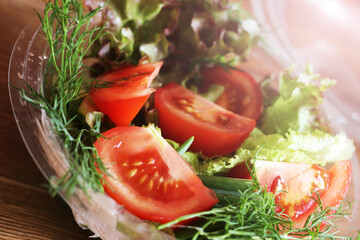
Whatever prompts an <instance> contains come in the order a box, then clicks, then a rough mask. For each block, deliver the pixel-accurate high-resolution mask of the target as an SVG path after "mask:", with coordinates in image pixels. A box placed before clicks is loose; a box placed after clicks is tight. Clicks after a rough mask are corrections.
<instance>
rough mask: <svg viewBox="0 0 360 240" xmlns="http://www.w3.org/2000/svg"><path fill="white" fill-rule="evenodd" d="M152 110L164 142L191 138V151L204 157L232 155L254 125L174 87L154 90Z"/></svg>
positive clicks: (170, 85)
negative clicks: (155, 111) (155, 114)
mask: <svg viewBox="0 0 360 240" xmlns="http://www.w3.org/2000/svg"><path fill="white" fill-rule="evenodd" d="M155 108H156V109H157V111H158V116H159V126H160V128H161V130H162V132H163V135H164V137H165V138H169V139H172V140H174V141H177V142H179V143H183V142H185V141H186V140H187V139H189V138H190V137H192V136H194V137H195V139H194V142H193V144H192V145H191V146H190V149H191V150H193V151H201V152H202V153H203V154H204V155H206V156H214V155H224V154H227V153H230V152H233V151H235V150H236V149H237V148H238V147H239V146H240V145H241V143H242V142H243V141H244V140H245V138H247V137H248V135H249V133H250V132H251V131H252V129H253V128H254V127H255V124H256V122H255V121H254V120H252V119H248V118H244V117H241V116H239V115H236V114H234V113H232V112H230V111H227V110H226V109H223V108H221V107H219V106H218V105H216V104H214V103H212V102H210V101H208V100H207V99H205V98H203V97H201V96H199V95H197V94H195V93H194V92H192V91H190V90H188V89H186V88H183V87H181V86H180V85H178V84H176V83H170V84H168V85H166V86H165V87H162V88H160V89H157V91H156V93H155Z"/></svg>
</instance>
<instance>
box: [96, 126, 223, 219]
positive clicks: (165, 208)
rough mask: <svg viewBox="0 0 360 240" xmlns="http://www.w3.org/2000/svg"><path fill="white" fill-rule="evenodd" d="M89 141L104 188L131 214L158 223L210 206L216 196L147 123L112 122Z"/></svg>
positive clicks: (206, 208) (215, 199)
mask: <svg viewBox="0 0 360 240" xmlns="http://www.w3.org/2000/svg"><path fill="white" fill-rule="evenodd" d="M103 136H104V138H100V139H99V141H97V142H96V143H95V147H96V148H97V150H98V153H99V156H100V158H101V159H102V161H103V163H104V165H105V167H106V168H107V169H108V172H109V174H110V175H104V183H103V186H104V189H105V191H106V193H107V194H109V195H110V196H111V197H112V198H113V199H115V200H116V201H117V202H118V203H119V204H122V205H124V206H125V208H126V209H128V210H129V211H130V212H132V213H133V214H134V215H136V216H138V217H140V218H142V219H146V220H150V221H155V222H159V223H165V222H168V221H171V220H174V219H176V218H178V217H180V216H182V215H185V214H190V213H194V212H199V211H204V210H208V209H209V208H211V207H212V206H213V205H214V204H215V203H216V202H217V198H216V196H215V194H214V192H213V191H212V190H210V189H208V188H206V187H205V186H204V185H203V184H202V182H201V180H200V179H199V178H198V177H197V175H196V173H195V172H194V171H193V170H192V168H191V167H190V165H189V164H188V163H187V162H186V161H185V160H184V159H183V158H182V157H181V156H180V155H179V154H178V153H177V152H176V151H175V150H174V149H173V148H172V147H171V146H170V145H169V144H168V143H167V142H166V141H165V140H164V139H163V138H162V137H161V136H160V135H159V133H157V132H156V130H154V129H153V128H141V127H134V126H122V127H116V128H113V129H111V130H108V131H106V132H105V133H103Z"/></svg>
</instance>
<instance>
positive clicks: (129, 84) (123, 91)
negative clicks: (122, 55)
mask: <svg viewBox="0 0 360 240" xmlns="http://www.w3.org/2000/svg"><path fill="white" fill-rule="evenodd" d="M161 66H162V62H157V63H150V64H144V65H139V66H135V67H133V66H126V67H123V68H119V69H116V70H113V71H110V72H107V73H105V74H104V75H101V76H100V77H99V78H98V79H97V80H96V81H94V83H93V86H94V89H93V90H92V91H90V95H91V97H92V99H93V101H94V103H95V105H96V106H97V107H98V109H99V110H100V111H101V112H103V113H104V114H105V115H107V116H109V118H110V119H111V121H112V122H114V123H115V125H117V126H127V125H129V124H130V122H131V121H132V120H133V119H134V117H135V116H136V114H137V113H138V112H139V110H140V109H141V107H142V106H143V105H144V103H145V102H146V100H147V99H148V97H149V96H150V94H151V93H153V92H154V91H155V89H152V88H149V85H150V84H151V82H152V80H153V79H154V78H155V77H156V76H157V75H158V74H159V71H160V68H161ZM102 83H108V84H109V83H110V84H109V86H106V87H96V84H99V85H101V84H102Z"/></svg>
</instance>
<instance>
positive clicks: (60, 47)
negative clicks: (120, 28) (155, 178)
mask: <svg viewBox="0 0 360 240" xmlns="http://www.w3.org/2000/svg"><path fill="white" fill-rule="evenodd" d="M98 11H99V9H96V10H94V11H91V12H89V13H85V12H84V9H83V7H82V3H81V1H77V0H63V1H61V3H59V1H48V2H46V7H45V9H44V16H43V17H41V16H40V14H38V15H39V18H40V20H41V23H42V28H43V31H44V35H45V37H46V38H47V40H48V44H49V46H48V50H49V54H48V62H47V65H46V69H45V74H44V89H41V90H40V91H39V92H37V91H36V90H35V89H32V88H30V87H29V88H28V89H27V90H25V89H24V90H22V91H21V93H20V94H21V96H22V97H23V98H24V99H25V100H27V101H28V102H30V103H32V104H34V105H36V106H38V107H40V108H42V109H43V110H44V111H45V112H46V114H47V116H48V117H49V118H50V120H51V122H52V126H53V128H54V130H55V131H56V132H57V133H58V135H59V137H60V139H61V140H62V141H63V144H64V147H65V149H66V150H67V151H68V154H69V171H68V172H67V173H66V174H65V175H64V176H62V177H61V178H59V179H52V181H50V183H51V187H50V191H51V193H52V194H56V193H57V192H59V191H63V192H64V193H65V194H67V195H70V194H72V193H73V191H74V190H75V188H76V187H80V188H81V189H83V190H84V191H85V192H87V190H88V189H89V188H91V189H93V190H95V191H103V189H102V185H101V175H100V174H99V173H98V171H97V170H96V169H97V168H98V167H99V168H101V169H103V170H104V171H106V170H105V169H104V166H103V164H102V162H101V160H100V158H99V157H97V153H96V150H95V148H94V147H93V142H94V140H95V139H96V138H97V137H98V136H99V135H100V118H97V119H96V121H95V124H94V127H93V128H88V127H86V125H82V124H83V123H84V121H83V119H81V117H80V116H79V115H78V111H77V110H78V106H79V102H80V101H79V100H81V99H80V96H81V93H82V92H83V91H84V88H85V87H86V84H85V78H84V72H85V70H86V67H85V66H84V65H83V59H84V57H85V54H86V53H87V52H88V50H89V49H90V47H91V45H92V44H93V43H94V41H95V40H96V39H98V38H99V37H100V36H101V35H102V34H103V28H98V27H91V24H90V21H91V19H92V18H93V17H94V15H95V14H96V13H97V12H98Z"/></svg>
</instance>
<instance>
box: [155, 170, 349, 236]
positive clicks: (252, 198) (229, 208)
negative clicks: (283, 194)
mask: <svg viewBox="0 0 360 240" xmlns="http://www.w3.org/2000/svg"><path fill="white" fill-rule="evenodd" d="M213 178H214V179H213ZM201 179H202V181H203V182H204V184H205V185H206V186H213V185H212V184H213V183H215V182H216V185H217V186H224V188H225V190H224V191H219V189H215V192H216V194H217V195H218V194H219V193H221V194H223V193H226V194H228V198H226V196H222V197H221V200H220V202H219V204H218V205H217V206H216V207H214V208H213V209H211V210H209V211H204V212H199V213H194V214H189V215H186V216H182V217H180V218H178V219H176V220H174V221H171V222H169V223H166V224H162V225H159V226H158V229H159V230H164V229H167V228H170V227H174V226H175V227H176V228H178V229H180V230H177V231H176V234H177V235H176V236H177V238H178V239H193V240H195V239H216V240H221V239H294V240H295V239H299V238H300V239H352V238H351V237H343V236H338V235H337V234H338V233H339V232H334V228H335V224H334V222H335V221H336V220H338V219H339V218H342V217H344V216H346V215H349V214H350V208H351V205H350V204H349V205H346V207H345V205H344V204H343V203H341V204H340V205H339V206H338V207H336V208H332V207H326V208H324V207H323V206H322V205H321V201H320V198H319V196H318V200H316V201H317V203H318V204H319V206H318V207H317V208H316V210H315V211H314V213H312V214H311V215H310V216H309V217H308V219H307V221H306V223H305V225H304V227H303V228H295V224H294V222H293V221H292V220H291V218H290V217H289V216H288V215H286V214H285V213H284V211H282V212H278V211H276V209H277V208H278V207H279V205H277V204H276V203H275V200H274V195H273V194H272V193H269V192H267V191H266V189H265V188H262V187H261V186H260V185H259V184H258V182H257V180H256V179H255V181H249V180H243V179H229V178H225V177H213V176H205V177H204V176H203V177H201ZM222 180H224V182H222ZM230 188H234V189H233V192H232V193H231V192H230V191H229V189H230ZM232 195H234V196H232ZM235 197H236V198H235ZM234 199H236V201H234ZM194 218H198V219H199V220H198V221H197V222H196V225H181V223H182V222H183V221H187V220H189V219H194ZM324 221H326V222H327V225H326V226H325V227H323V226H322V223H323V222H324Z"/></svg>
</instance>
